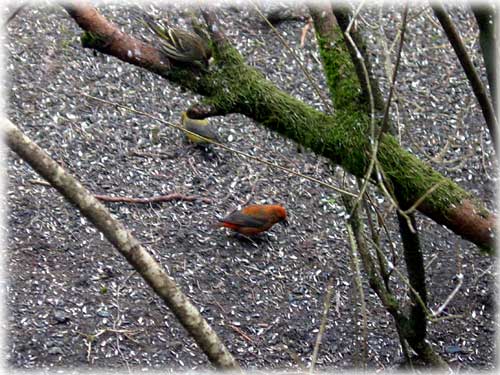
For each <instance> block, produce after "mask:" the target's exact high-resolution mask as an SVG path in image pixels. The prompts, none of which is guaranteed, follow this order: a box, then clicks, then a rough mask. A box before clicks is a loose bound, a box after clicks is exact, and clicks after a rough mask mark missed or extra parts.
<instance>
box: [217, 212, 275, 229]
mask: <svg viewBox="0 0 500 375" xmlns="http://www.w3.org/2000/svg"><path fill="white" fill-rule="evenodd" d="M221 221H222V222H223V223H229V224H235V225H240V226H243V227H255V228H260V227H262V226H263V225H265V224H267V220H264V219H261V218H258V217H255V216H249V215H245V214H242V213H241V212H239V211H236V212H233V213H232V214H230V215H229V216H227V217H225V218H224V219H222V220H221Z"/></svg>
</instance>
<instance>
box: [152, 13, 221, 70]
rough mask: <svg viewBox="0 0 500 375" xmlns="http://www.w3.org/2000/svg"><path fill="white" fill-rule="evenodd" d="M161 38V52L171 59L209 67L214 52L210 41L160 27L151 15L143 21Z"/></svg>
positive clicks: (191, 34) (184, 32) (180, 30)
mask: <svg viewBox="0 0 500 375" xmlns="http://www.w3.org/2000/svg"><path fill="white" fill-rule="evenodd" d="M143 22H144V23H145V24H146V25H147V26H148V27H149V28H150V29H151V30H152V31H153V32H154V33H155V34H156V35H157V36H158V37H159V38H160V43H161V47H160V51H161V52H162V53H163V54H164V55H165V56H167V57H168V58H169V59H173V60H176V61H180V62H184V63H189V64H194V65H201V66H204V67H208V62H209V60H210V57H211V56H212V50H211V48H210V45H209V44H208V40H206V39H205V38H202V37H201V36H199V35H197V34H193V33H191V32H188V31H185V30H182V29H177V28H173V27H170V26H163V25H160V24H159V23H158V22H155V20H154V19H153V18H152V17H150V16H149V15H145V16H144V21H143Z"/></svg>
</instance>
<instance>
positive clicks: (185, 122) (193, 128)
mask: <svg viewBox="0 0 500 375" xmlns="http://www.w3.org/2000/svg"><path fill="white" fill-rule="evenodd" d="M181 123H182V127H183V128H184V129H186V130H189V131H190V132H193V133H196V134H198V135H201V136H202V137H205V138H208V139H210V140H212V141H215V142H220V140H219V136H218V134H217V132H216V131H215V129H214V128H213V127H212V126H211V125H210V124H209V123H208V120H207V119H206V118H205V119H202V120H196V119H192V118H190V117H188V115H187V113H186V112H182V114H181ZM186 136H187V137H188V139H189V140H190V141H191V142H193V143H196V144H199V145H206V144H209V143H210V142H208V141H206V140H204V139H203V138H200V137H197V136H196V135H193V134H190V133H186Z"/></svg>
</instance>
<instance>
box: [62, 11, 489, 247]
mask: <svg viewBox="0 0 500 375" xmlns="http://www.w3.org/2000/svg"><path fill="white" fill-rule="evenodd" d="M66 9H67V10H68V13H69V14H70V15H71V16H72V17H73V18H74V19H75V21H76V22H77V23H78V24H79V25H80V27H81V28H82V29H84V30H86V31H87V32H91V34H92V35H94V33H98V35H99V37H98V38H86V39H84V46H85V47H87V48H94V49H96V50H99V51H100V52H102V53H106V54H109V55H112V56H115V57H117V58H119V59H121V60H122V61H125V62H129V63H131V64H134V65H138V66H141V67H143V68H145V69H148V70H150V71H152V72H154V73H156V74H159V75H161V76H163V77H165V78H167V79H169V80H170V81H172V82H174V83H176V84H179V85H181V86H183V87H185V88H187V89H190V90H191V91H193V92H195V93H197V94H201V95H203V96H205V98H204V100H203V106H204V107H205V108H206V109H207V111H206V112H205V116H206V114H207V113H209V114H210V115H216V114H217V115H224V114H228V113H234V112H235V113H241V114H244V115H246V116H248V117H250V118H252V119H254V120H256V121H257V122H260V123H261V124H263V125H264V126H266V127H268V128H269V129H271V130H274V131H277V132H279V133H280V134H282V135H284V136H285V137H288V138H290V139H292V140H295V141H296V142H298V143H300V144H302V145H303V146H305V147H308V148H310V149H311V150H312V151H314V152H315V153H317V154H319V155H322V156H325V157H327V158H329V159H331V160H332V161H333V162H335V163H337V164H339V165H341V166H342V167H344V168H345V169H346V170H347V171H348V172H350V173H352V174H353V175H355V176H358V177H363V176H364V173H365V171H366V169H367V166H368V164H369V159H370V155H371V145H370V141H369V139H368V138H369V137H368V134H369V117H368V116H367V114H366V112H364V111H362V110H359V108H358V107H356V106H354V105H352V106H351V105H350V104H349V100H351V99H353V98H354V100H356V97H357V95H356V94H355V92H356V87H357V86H356V85H357V84H358V83H356V82H357V78H354V79H355V83H354V85H353V82H351V81H350V80H349V79H350V78H352V77H355V72H354V70H353V69H352V68H351V67H352V63H351V62H350V56H349V53H348V52H346V51H345V47H344V46H343V44H344V42H343V40H342V34H341V33H340V32H338V33H337V34H336V39H334V40H333V41H328V43H329V44H328V45H326V40H324V39H322V38H321V37H320V38H319V39H318V40H319V41H320V45H322V53H323V52H324V51H325V50H327V54H326V55H325V56H327V57H328V58H329V59H331V64H329V66H330V68H329V69H330V70H329V71H328V72H326V74H327V77H328V79H336V80H337V82H338V84H336V85H334V88H335V89H336V92H335V93H334V96H335V99H334V102H335V100H337V101H340V100H342V101H343V103H341V104H342V105H344V106H345V107H347V108H349V110H337V111H336V112H335V114H334V115H332V116H329V115H326V114H324V113H321V112H319V111H316V110H315V109H313V108H312V107H310V106H308V105H306V104H304V103H303V102H301V101H299V100H297V99H295V98H293V97H291V96H289V95H288V94H286V93H284V92H282V91H280V90H278V89H277V88H276V86H275V85H274V84H272V83H271V82H269V81H267V80H266V79H265V78H264V77H263V76H262V74H261V73H260V72H258V71H257V70H255V69H253V68H251V67H249V66H247V65H246V64H245V63H244V61H243V58H242V57H241V55H240V54H239V53H238V52H237V51H236V50H235V49H234V48H233V47H232V46H231V45H230V44H229V42H228V41H227V40H226V39H225V38H223V37H221V36H220V30H221V27H220V25H212V26H211V27H210V28H209V29H210V31H211V33H212V36H214V34H215V33H217V34H216V35H215V36H216V38H214V37H213V38H212V39H213V41H214V49H215V51H214V58H215V61H214V63H213V64H212V66H211V69H209V70H208V71H204V72H194V71H192V70H190V69H187V68H180V67H176V66H173V65H172V64H168V62H165V61H164V60H162V58H161V56H160V54H159V53H158V52H157V51H156V50H154V48H152V47H150V46H148V45H146V44H144V43H142V42H139V41H137V40H135V39H134V38H132V37H130V36H126V35H124V33H122V32H121V31H119V30H118V29H117V27H116V26H114V25H113V24H111V23H109V22H108V21H107V20H106V19H104V17H102V16H100V15H99V14H98V13H97V12H96V11H95V9H93V8H92V7H89V6H84V5H83V6H82V5H76V3H73V4H72V5H69V6H68V5H66ZM130 51H133V52H130ZM346 77H347V81H346V80H345V79H344V78H346ZM342 97H343V99H340V98H342ZM357 102H358V103H359V101H357ZM202 116H203V113H202ZM378 159H379V162H380V164H381V166H382V168H383V171H384V173H385V175H386V176H387V178H388V179H389V180H390V181H391V183H392V185H393V186H394V189H395V190H398V191H400V192H401V196H402V197H403V198H404V201H405V202H402V203H406V204H407V205H408V206H411V205H412V204H413V203H414V202H416V201H417V200H418V199H419V198H420V197H422V196H423V195H424V194H425V193H426V192H427V191H428V190H429V189H431V188H432V187H433V186H434V185H436V184H438V188H437V189H435V190H434V191H433V192H432V193H431V194H429V195H428V196H426V198H425V199H424V200H423V203H422V204H420V205H419V206H418V210H419V211H420V212H422V213H423V214H425V215H427V216H428V217H430V218H432V219H433V220H435V221H436V222H438V223H440V224H442V225H445V226H447V227H448V228H450V229H451V230H453V231H454V232H455V233H457V234H458V235H460V236H462V237H463V238H465V239H467V240H469V241H471V242H473V243H475V244H477V245H478V246H479V247H480V248H482V249H483V250H485V251H486V252H488V253H490V254H493V252H494V243H495V241H494V227H495V216H494V215H493V214H491V213H490V212H489V211H488V210H487V209H486V208H484V207H483V205H482V204H481V203H480V202H479V201H477V200H476V199H475V198H474V197H473V196H472V195H471V194H469V193H467V192H466V191H464V190H463V189H461V188H460V187H459V186H458V185H457V184H455V183H454V182H453V181H451V180H449V179H447V178H445V177H444V176H442V175H441V174H439V173H438V172H436V171H434V170H433V169H432V168H431V167H429V166H428V165H427V164H425V163H423V162H421V161H420V160H418V159H417V158H416V157H415V156H413V155H412V154H411V153H409V152H407V151H405V150H403V149H402V148H401V147H400V146H399V145H398V143H397V141H396V140H395V139H394V138H393V137H392V136H390V135H383V136H382V138H381V143H380V149H379V153H378Z"/></svg>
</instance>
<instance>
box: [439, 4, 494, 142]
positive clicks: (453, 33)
mask: <svg viewBox="0 0 500 375" xmlns="http://www.w3.org/2000/svg"><path fill="white" fill-rule="evenodd" d="M432 9H433V10H434V14H435V15H436V17H437V19H438V20H439V22H440V23H441V26H442V27H443V30H444V32H445V34H446V36H447V37H448V40H449V41H450V44H451V46H452V47H453V49H454V50H455V53H456V54H457V57H458V60H459V61H460V64H462V68H463V69H464V72H465V75H466V76H467V79H468V80H469V83H470V85H471V88H472V91H473V92H474V95H475V96H476V99H477V101H478V103H479V106H480V107H481V111H482V112H483V116H484V119H485V121H486V125H487V126H488V130H489V131H490V136H491V139H492V141H493V144H494V146H495V150H497V146H498V123H497V119H496V116H495V109H494V108H493V104H492V102H491V101H490V100H489V99H488V95H487V94H486V89H485V87H484V85H483V83H482V82H481V78H480V77H479V74H478V73H477V71H476V68H474V64H472V60H471V58H470V56H469V54H468V53H467V50H466V49H465V45H464V43H463V41H462V38H460V34H459V33H458V30H457V29H456V27H455V25H454V24H453V21H452V20H451V17H450V16H449V14H448V12H447V11H446V9H445V8H444V6H443V4H442V3H441V2H440V1H434V2H433V3H432Z"/></svg>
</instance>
